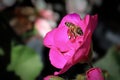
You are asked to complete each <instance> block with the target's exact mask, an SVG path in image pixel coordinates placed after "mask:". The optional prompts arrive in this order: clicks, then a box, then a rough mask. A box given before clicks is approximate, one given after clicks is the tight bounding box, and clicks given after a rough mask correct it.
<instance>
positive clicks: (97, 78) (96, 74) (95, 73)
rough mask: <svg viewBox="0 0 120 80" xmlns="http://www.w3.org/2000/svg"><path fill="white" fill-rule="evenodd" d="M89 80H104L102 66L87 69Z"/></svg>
mask: <svg viewBox="0 0 120 80" xmlns="http://www.w3.org/2000/svg"><path fill="white" fill-rule="evenodd" d="M86 74H87V80H104V78H103V75H102V71H101V69H100V68H91V69H89V70H88V71H87V73H86Z"/></svg>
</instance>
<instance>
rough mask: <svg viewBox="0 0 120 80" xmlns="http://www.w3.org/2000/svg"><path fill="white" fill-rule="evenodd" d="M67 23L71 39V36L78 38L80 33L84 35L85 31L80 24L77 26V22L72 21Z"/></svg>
mask: <svg viewBox="0 0 120 80" xmlns="http://www.w3.org/2000/svg"><path fill="white" fill-rule="evenodd" d="M65 25H66V26H67V27H68V28H69V29H68V37H69V39H71V37H74V38H76V36H78V35H80V36H81V35H83V31H82V29H81V28H80V27H79V26H76V25H75V24H73V23H71V22H65Z"/></svg>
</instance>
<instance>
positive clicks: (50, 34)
mask: <svg viewBox="0 0 120 80" xmlns="http://www.w3.org/2000/svg"><path fill="white" fill-rule="evenodd" d="M56 30H57V29H54V30H52V31H50V32H48V33H47V34H46V36H45V37H44V40H43V44H44V45H45V46H46V47H49V48H51V47H52V46H53V45H54V38H53V37H54V35H55V34H56Z"/></svg>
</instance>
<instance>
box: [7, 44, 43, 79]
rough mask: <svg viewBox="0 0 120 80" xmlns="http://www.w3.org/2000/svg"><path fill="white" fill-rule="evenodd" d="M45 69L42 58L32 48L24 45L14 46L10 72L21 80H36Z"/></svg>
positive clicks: (9, 67) (8, 68)
mask: <svg viewBox="0 0 120 80" xmlns="http://www.w3.org/2000/svg"><path fill="white" fill-rule="evenodd" d="M42 68H43V63H42V61H41V59H40V56H39V55H38V54H37V53H36V52H35V51H34V50H33V49H31V48H29V47H27V46H23V45H18V46H14V47H13V48H12V52H11V63H10V64H9V65H8V67H7V70H8V71H14V72H15V73H16V74H17V75H18V76H20V78H21V80H35V78H36V77H37V76H38V75H39V74H40V72H41V70H42Z"/></svg>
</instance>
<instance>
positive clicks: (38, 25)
mask: <svg viewBox="0 0 120 80" xmlns="http://www.w3.org/2000/svg"><path fill="white" fill-rule="evenodd" d="M35 29H36V30H37V31H38V33H39V35H40V36H42V38H44V36H45V35H46V34H47V33H48V32H49V31H51V30H52V28H51V27H50V24H49V23H48V22H47V21H46V20H45V19H37V20H36V22H35Z"/></svg>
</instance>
